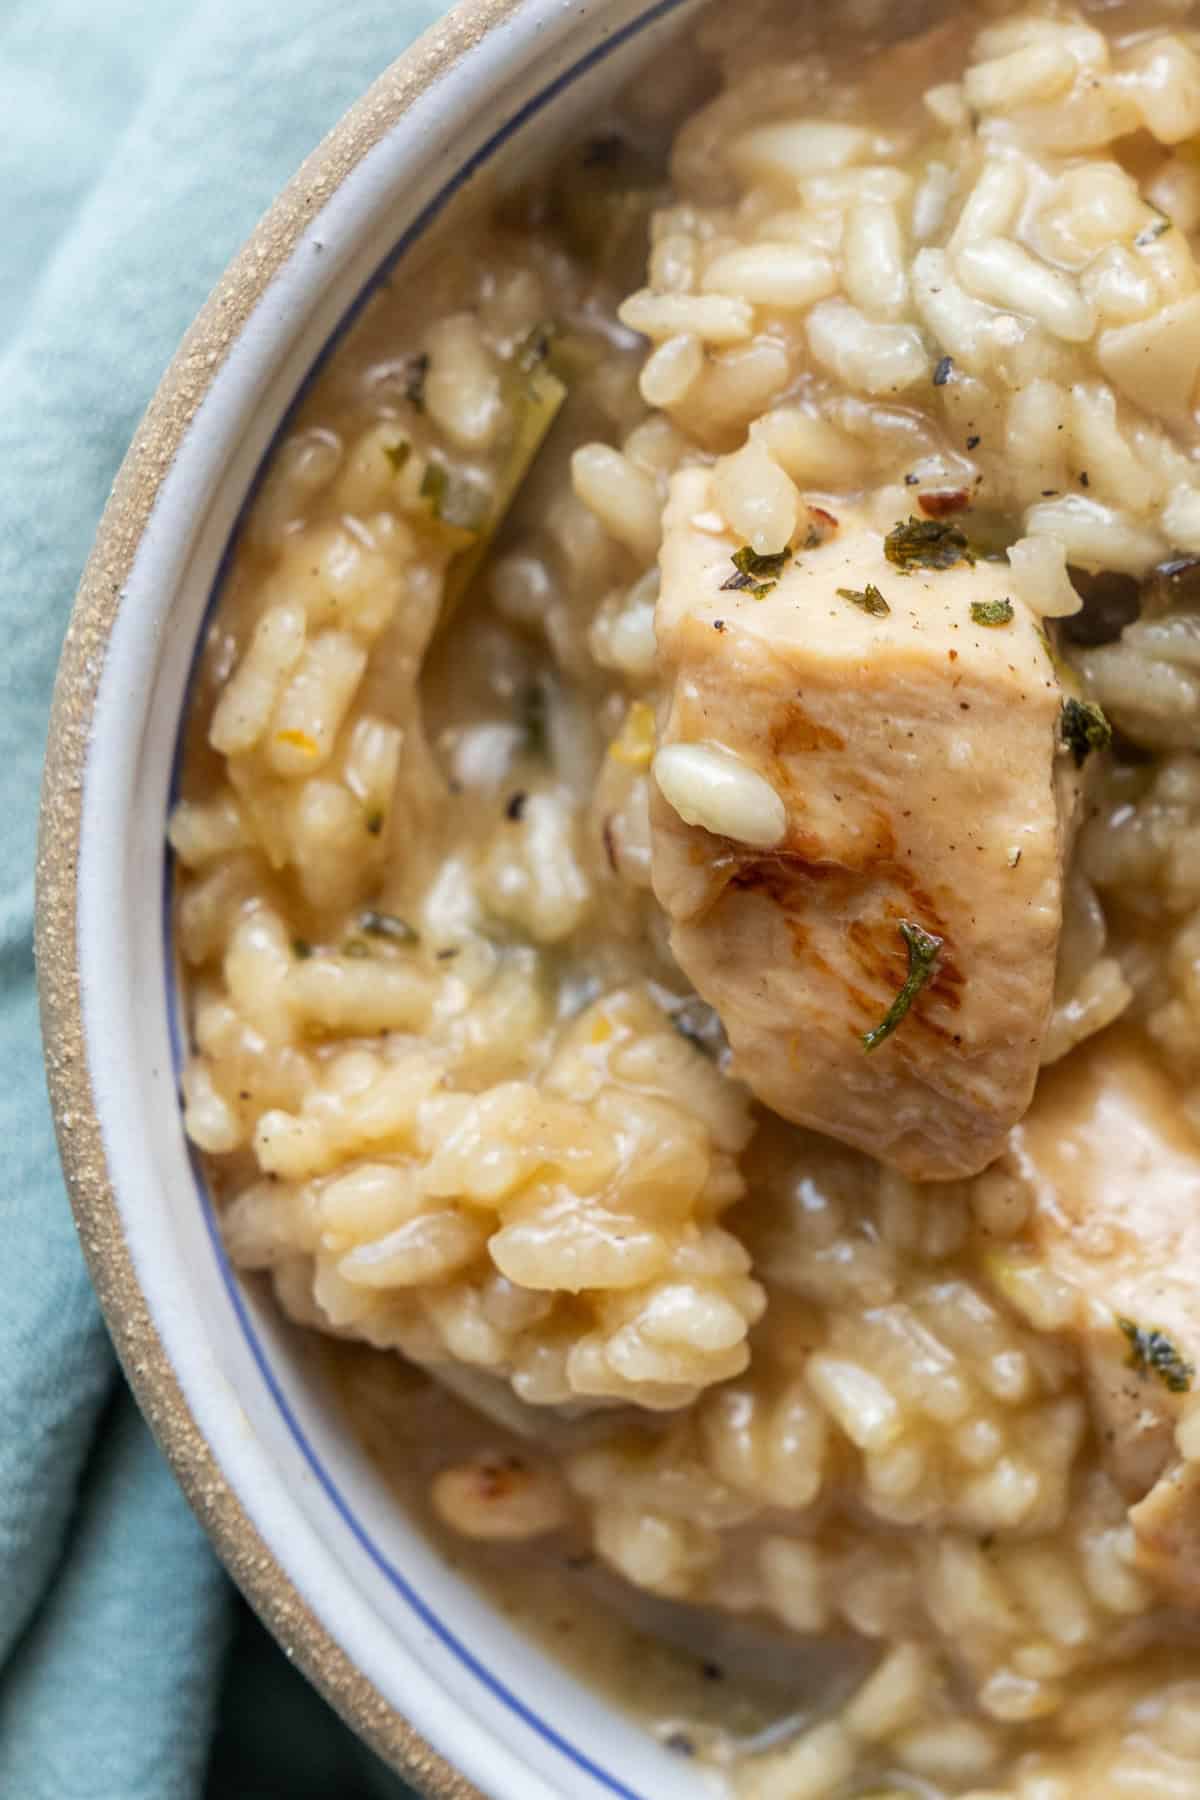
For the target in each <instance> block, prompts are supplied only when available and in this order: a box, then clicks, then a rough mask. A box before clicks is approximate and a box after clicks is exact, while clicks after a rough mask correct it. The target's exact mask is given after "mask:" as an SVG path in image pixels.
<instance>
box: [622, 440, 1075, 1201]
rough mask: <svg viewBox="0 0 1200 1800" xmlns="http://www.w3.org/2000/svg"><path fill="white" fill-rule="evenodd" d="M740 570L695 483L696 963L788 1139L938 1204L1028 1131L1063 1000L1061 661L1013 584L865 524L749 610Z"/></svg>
mask: <svg viewBox="0 0 1200 1800" xmlns="http://www.w3.org/2000/svg"><path fill="white" fill-rule="evenodd" d="M737 548H738V546H737V542H736V540H735V539H734V538H732V537H731V536H730V535H729V534H728V533H727V532H726V531H725V529H724V527H723V523H722V520H721V518H720V515H719V513H717V512H716V511H715V510H714V505H713V498H712V491H711V477H710V475H709V473H708V472H707V471H706V470H703V469H686V470H683V471H682V472H681V473H680V474H678V475H676V477H675V478H674V480H673V482H672V487H671V495H670V500H669V503H668V506H667V510H666V517H665V535H664V538H663V545H662V553H661V570H662V582H661V591H660V596H659V601H658V607H657V613H656V621H655V624H656V631H657V637H658V653H659V661H660V666H661V668H662V671H663V673H664V676H665V678H666V682H667V705H666V709H665V718H664V720H663V722H662V730H661V734H660V740H659V750H658V753H657V755H656V757H655V763H654V774H655V782H654V783H652V789H653V790H654V791H653V793H652V801H651V826H652V833H653V865H652V867H653V879H654V890H655V893H656V894H657V896H658V899H659V902H660V903H661V905H662V906H663V908H664V909H665V911H666V912H667V914H668V915H669V917H670V919H671V921H672V931H671V945H672V949H673V951H674V954H675V956H676V958H677V960H678V962H679V964H680V967H681V968H682V969H683V970H684V971H685V973H686V974H687V975H688V977H689V978H690V980H691V981H692V982H693V983H694V985H695V987H696V989H697V991H698V992H699V993H700V994H702V995H703V997H704V998H705V999H706V1000H708V1001H709V1002H710V1003H711V1005H713V1006H714V1007H715V1008H716V1010H717V1012H718V1013H719V1015H720V1017H721V1020H722V1022H723V1024H724V1026H725V1031H726V1033H727V1035H728V1038H729V1041H730V1044H731V1045H732V1047H733V1051H734V1059H735V1071H736V1073H737V1074H738V1075H739V1076H740V1077H741V1079H742V1080H744V1081H746V1082H747V1083H748V1084H749V1085H750V1087H751V1088H753V1090H754V1092H755V1093H756V1094H757V1095H758V1096H759V1098H760V1099H761V1100H763V1101H765V1103H766V1104H767V1105H768V1106H770V1107H772V1108H773V1109H774V1111H776V1112H777V1113H781V1114H782V1115H783V1116H784V1117H785V1118H787V1119H792V1120H795V1121H796V1122H797V1123H799V1124H802V1125H807V1126H811V1127H814V1128H815V1129H817V1130H819V1131H824V1132H827V1133H829V1134H830V1135H831V1136H833V1137H836V1138H841V1139H842V1140H843V1141H844V1142H846V1143H849V1144H855V1145H858V1146H859V1147H860V1148H862V1149H864V1150H867V1151H869V1152H870V1153H871V1154H872V1155H874V1156H877V1157H880V1158H881V1159H882V1160H883V1161H884V1162H887V1163H890V1164H892V1165H894V1166H895V1167H896V1168H899V1169H901V1170H903V1171H904V1172H905V1173H906V1174H909V1175H912V1176H915V1177H917V1178H919V1179H922V1180H937V1179H943V1178H950V1177H955V1176H962V1175H970V1174H973V1173H975V1172H976V1171H977V1170H979V1169H982V1168H984V1167H985V1166H986V1165H987V1164H988V1163H989V1162H990V1161H992V1159H993V1158H994V1157H995V1156H996V1155H997V1154H998V1153H999V1152H1000V1151H1001V1150H1002V1149H1003V1146H1004V1141H1005V1136H1006V1133H1007V1132H1008V1130H1009V1129H1010V1127H1011V1126H1012V1125H1013V1124H1014V1123H1015V1122H1016V1120H1018V1119H1019V1118H1020V1117H1021V1115H1022V1113H1023V1112H1024V1111H1025V1109H1026V1107H1027V1106H1028V1104H1029V1100H1030V1096H1031V1094H1032V1092H1033V1084H1034V1079H1035V1076H1036V1074H1037V1068H1038V1057H1039V1052H1040V1049H1041V1045H1042V1039H1043V1036H1044V1033H1045V1029H1046V1024H1047V1019H1048V1015H1049V1011H1050V1004H1051V999H1052V993H1053V987H1054V964H1055V955H1056V951H1057V946H1058V937H1059V929H1060V925H1061V919H1062V873H1063V862H1064V853H1065V847H1066V840H1067V836H1068V824H1067V815H1068V813H1069V811H1070V809H1071V805H1072V804H1073V790H1074V785H1075V783H1074V779H1073V776H1074V771H1073V766H1072V765H1071V759H1070V758H1069V757H1064V756H1063V755H1062V754H1061V753H1060V752H1059V749H1058V743H1059V731H1058V726H1059V717H1060V710H1061V707H1062V703H1063V694H1062V690H1061V688H1060V686H1059V682H1058V679H1057V677H1056V675H1055V671H1054V667H1053V664H1052V661H1051V658H1050V655H1049V653H1048V651H1047V647H1046V643H1045V640H1044V638H1043V636H1042V634H1041V632H1040V631H1039V629H1038V626H1037V623H1036V621H1035V620H1034V619H1033V617H1032V616H1031V614H1030V613H1029V612H1028V610H1027V609H1026V608H1025V607H1024V606H1022V605H1021V604H1020V603H1016V602H1014V604H1013V606H1012V609H1011V615H1012V616H1011V617H1009V608H1008V607H1007V605H1006V604H1004V603H1005V602H1007V599H1008V594H1009V592H1010V586H1009V576H1010V571H1009V569H1008V567H1007V565H1006V564H1003V563H990V562H980V563H977V564H974V565H972V564H971V563H969V562H967V561H966V560H962V559H960V560H957V561H956V562H955V563H954V566H952V567H945V568H927V567H917V568H914V569H913V570H912V572H911V573H904V572H903V571H902V570H901V569H899V568H897V567H896V566H894V564H893V563H892V562H890V561H888V559H887V557H886V556H885V552H884V538H883V535H882V534H881V533H880V532H879V531H876V530H874V529H871V528H870V527H868V526H867V525H865V524H862V523H856V522H854V521H853V520H851V519H850V518H849V516H847V515H845V514H843V516H842V517H841V520H840V524H839V528H838V529H837V530H836V531H835V532H834V533H833V535H832V536H831V537H830V539H829V540H828V541H827V542H825V543H824V544H822V545H820V546H819V547H816V548H813V549H806V550H801V551H799V552H798V553H797V554H796V556H795V557H794V559H792V560H791V561H789V562H788V563H787V564H786V566H785V567H784V568H783V569H782V572H781V573H780V575H779V579H778V581H777V582H776V584H775V585H774V587H772V588H771V589H770V591H769V592H761V593H756V592H755V591H754V588H753V587H742V588H740V589H738V588H734V589H730V588H729V586H728V581H729V577H730V576H732V575H733V574H734V565H733V563H732V561H731V557H732V554H733V552H734V551H735V550H736V549H737ZM839 590H849V592H850V595H851V596H852V597H846V595H844V594H843V593H841V592H839ZM885 605H886V609H887V610H884V608H885ZM973 605H975V607H976V608H978V607H980V606H982V607H984V609H985V612H984V615H983V616H984V618H985V619H986V618H987V617H989V616H992V617H996V615H997V613H998V616H999V619H1000V620H1001V621H1003V622H997V623H990V624H989V623H984V622H980V620H979V617H978V613H976V615H975V616H973V614H972V606H973ZM993 607H994V608H995V609H996V611H995V612H993V611H992V610H991V609H992V608H993ZM871 608H873V609H874V610H870V609H871ZM902 922H903V923H905V924H906V925H907V926H908V927H909V933H908V936H909V937H911V938H912V939H913V941H914V944H915V946H916V948H915V950H914V957H913V960H914V965H915V964H917V963H919V962H920V960H921V951H922V949H923V950H924V952H925V953H926V955H927V956H928V953H929V952H930V951H932V950H934V949H936V948H937V947H936V946H931V945H930V944H929V943H928V942H927V940H925V939H922V938H921V937H920V935H919V933H925V934H929V936H931V937H934V938H940V939H941V940H942V944H941V948H940V951H938V953H937V955H936V960H934V961H933V964H932V969H931V970H929V971H927V973H928V979H927V981H926V982H925V984H924V986H923V990H922V991H920V992H919V993H918V994H917V995H916V998H915V999H914V1000H913V1003H912V1005H911V1007H910V1008H909V1010H908V1012H907V1015H906V1016H905V1017H904V1018H903V1019H902V1021H901V1022H900V1023H899V1024H898V1025H897V1027H896V1029H895V1030H894V1031H892V1032H891V1033H890V1035H887V1036H886V1038H885V1039H884V1041H881V1042H880V1043H879V1044H878V1047H876V1048H874V1049H868V1048H867V1047H866V1046H865V1044H864V1036H865V1034H867V1033H869V1032H871V1031H872V1028H873V1027H876V1026H878V1025H879V1024H880V1022H881V1021H882V1020H883V1019H884V1017H885V1015H887V1013H888V1010H889V1007H890V1006H891V1005H892V1003H893V1002H894V1001H895V999H896V997H897V995H898V993H899V992H900V990H901V989H902V988H903V987H904V985H905V981H906V976H907V974H908V971H909V950H908V946H907V944H906V937H905V935H903V934H902V932H901V924H902ZM912 927H917V928H919V933H918V934H914V933H913V932H912V929H911V928H912ZM920 974H921V971H920V970H919V969H918V972H917V980H918V982H919V980H920Z"/></svg>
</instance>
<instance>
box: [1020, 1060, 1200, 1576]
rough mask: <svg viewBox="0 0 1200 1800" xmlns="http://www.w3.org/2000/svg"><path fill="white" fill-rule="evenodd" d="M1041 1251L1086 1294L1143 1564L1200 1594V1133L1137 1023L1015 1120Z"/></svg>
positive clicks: (1093, 1382)
mask: <svg viewBox="0 0 1200 1800" xmlns="http://www.w3.org/2000/svg"><path fill="white" fill-rule="evenodd" d="M1010 1160H1011V1163H1012V1165H1013V1167H1014V1168H1015V1170H1016V1172H1017V1173H1018V1174H1019V1175H1021V1176H1022V1177H1023V1178H1024V1180H1025V1181H1026V1183H1027V1184H1028V1186H1029V1189H1030V1192H1031V1196H1032V1212H1031V1218H1030V1234H1031V1236H1032V1239H1033V1247H1034V1249H1035V1251H1036V1253H1037V1256H1038V1258H1039V1260H1040V1261H1042V1262H1044V1263H1045V1264H1046V1265H1047V1266H1048V1267H1049V1268H1050V1269H1051V1270H1052V1271H1053V1272H1054V1273H1055V1274H1056V1275H1059V1276H1061V1277H1062V1278H1063V1279H1064V1280H1065V1281H1067V1282H1069V1283H1070V1285H1071V1286H1072V1287H1073V1288H1075V1289H1076V1290H1077V1292H1078V1294H1079V1296H1080V1305H1079V1309H1078V1317H1077V1329H1078V1331H1079V1333H1080V1339H1081V1344H1082V1348H1083V1356H1084V1366H1085V1369H1086V1372H1087V1377H1088V1386H1089V1390H1090V1396H1091V1403H1092V1411H1093V1415H1094V1417H1095V1419H1096V1425H1097V1435H1098V1437H1099V1441H1100V1447H1101V1451H1102V1454H1103V1456H1104V1459H1105V1462H1106V1465H1107V1467H1108V1469H1109V1472H1110V1473H1111V1474H1112V1476H1113V1477H1114V1479H1115V1480H1116V1481H1117V1483H1118V1485H1119V1486H1120V1487H1121V1489H1122V1491H1123V1492H1124V1494H1125V1497H1126V1499H1127V1500H1129V1501H1130V1502H1131V1503H1132V1510H1131V1512H1130V1518H1131V1520H1132V1523H1133V1527H1134V1531H1135V1534H1136V1542H1137V1554H1138V1560H1139V1562H1140V1564H1141V1565H1142V1566H1143V1567H1144V1568H1145V1569H1146V1570H1147V1571H1148V1572H1150V1573H1152V1574H1153V1575H1155V1576H1156V1578H1157V1579H1158V1580H1160V1581H1161V1582H1162V1583H1163V1584H1164V1585H1165V1586H1167V1587H1168V1588H1170V1589H1171V1590H1172V1591H1173V1592H1174V1593H1175V1594H1176V1595H1177V1596H1178V1597H1179V1598H1180V1599H1181V1600H1183V1601H1184V1602H1185V1604H1187V1605H1193V1606H1194V1605H1197V1604H1200V1465H1195V1464H1191V1463H1183V1462H1182V1461H1181V1460H1180V1458H1179V1456H1178V1454H1177V1452H1176V1448H1175V1426H1176V1424H1177V1422H1178V1419H1179V1416H1180V1414H1181V1412H1182V1411H1183V1410H1184V1409H1185V1407H1187V1406H1188V1405H1189V1404H1190V1403H1191V1402H1190V1394H1191V1388H1192V1384H1193V1379H1194V1367H1195V1365H1196V1364H1197V1362H1200V1282H1198V1280H1197V1271H1200V1137H1197V1135H1196V1133H1195V1132H1194V1131H1193V1129H1192V1127H1191V1126H1190V1125H1189V1124H1188V1123H1187V1122H1186V1121H1185V1120H1184V1119H1182V1118H1181V1117H1180V1113H1179V1104H1178V1094H1177V1091H1176V1089H1175V1088H1174V1087H1173V1086H1172V1084H1171V1083H1170V1082H1169V1081H1168V1080H1167V1078H1166V1076H1165V1075H1163V1074H1162V1073H1161V1072H1160V1071H1159V1070H1158V1069H1157V1068H1156V1067H1155V1066H1154V1064H1153V1062H1152V1061H1151V1058H1150V1055H1149V1052H1148V1051H1147V1049H1146V1047H1145V1045H1144V1044H1143V1043H1142V1042H1141V1041H1140V1040H1139V1038H1138V1036H1137V1034H1136V1032H1134V1031H1132V1030H1129V1029H1126V1028H1118V1029H1117V1030H1115V1031H1109V1032H1106V1033H1104V1034H1103V1035H1102V1036H1101V1037H1099V1038H1096V1039H1095V1040H1094V1041H1093V1042H1091V1043H1089V1044H1088V1045H1086V1046H1085V1047H1084V1048H1083V1049H1082V1050H1080V1051H1077V1052H1076V1053H1075V1054H1074V1055H1073V1056H1072V1057H1070V1058H1069V1059H1068V1060H1067V1061H1066V1062H1065V1063H1063V1064H1062V1065H1061V1066H1059V1067H1056V1068H1054V1069H1052V1070H1049V1071H1047V1073H1046V1074H1045V1075H1044V1076H1043V1077H1042V1081H1041V1083H1040V1085H1039V1087H1038V1092H1037V1098H1036V1099H1035V1101H1034V1103H1033V1106H1032V1108H1031V1110H1030V1112H1029V1113H1028V1115H1027V1117H1026V1118H1025V1119H1024V1120H1023V1121H1022V1123H1021V1124H1020V1125H1019V1126H1018V1127H1017V1129H1016V1130H1015V1131H1014V1133H1013V1136H1012V1145H1011V1151H1010Z"/></svg>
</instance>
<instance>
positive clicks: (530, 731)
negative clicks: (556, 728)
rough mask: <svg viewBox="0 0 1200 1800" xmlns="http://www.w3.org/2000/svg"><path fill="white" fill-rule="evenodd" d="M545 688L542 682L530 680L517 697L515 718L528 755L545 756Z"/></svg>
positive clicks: (546, 737)
mask: <svg viewBox="0 0 1200 1800" xmlns="http://www.w3.org/2000/svg"><path fill="white" fill-rule="evenodd" d="M546 714H547V707H546V689H545V686H544V684H543V683H542V682H540V681H531V682H530V683H529V684H528V686H527V687H523V688H522V689H521V692H520V694H519V695H518V697H517V718H518V721H519V723H520V726H521V730H522V732H523V733H524V736H525V749H526V750H527V751H528V753H529V755H530V756H545V754H546V750H547V746H548V742H549V739H548V734H547V729H546V726H547V717H546Z"/></svg>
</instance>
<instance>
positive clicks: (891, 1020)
mask: <svg viewBox="0 0 1200 1800" xmlns="http://www.w3.org/2000/svg"><path fill="white" fill-rule="evenodd" d="M900 936H901V937H902V938H903V939H904V942H905V946H906V948H907V950H908V974H907V975H906V977H905V980H904V986H903V987H902V988H901V989H900V992H899V993H898V994H897V995H896V998H895V999H894V1000H893V1001H892V1004H891V1005H890V1006H889V1007H888V1009H887V1011H886V1012H885V1013H884V1015H883V1017H882V1019H880V1021H879V1023H878V1025H876V1026H875V1027H874V1029H873V1030H872V1031H867V1032H864V1033H863V1049H864V1050H877V1049H878V1048H879V1046H880V1044H882V1043H883V1040H884V1039H885V1038H889V1037H891V1035H892V1033H893V1031H895V1029H896V1027H897V1025H899V1023H900V1021H901V1019H902V1018H903V1017H904V1015H905V1013H906V1012H907V1011H908V1009H909V1007H910V1006H911V1005H912V1003H913V1001H914V1000H915V999H916V997H917V995H918V994H919V993H920V992H921V989H922V988H923V987H924V986H925V983H926V982H927V981H928V980H929V978H930V977H931V975H932V974H933V969H934V964H935V963H936V962H937V959H938V957H939V956H940V955H941V952H942V944H943V941H944V940H943V939H942V938H940V937H935V936H934V934H933V933H932V932H931V931H925V930H924V929H923V928H922V927H921V926H920V925H913V924H912V923H911V922H910V921H909V920H908V919H901V921H900Z"/></svg>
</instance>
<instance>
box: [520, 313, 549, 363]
mask: <svg viewBox="0 0 1200 1800" xmlns="http://www.w3.org/2000/svg"><path fill="white" fill-rule="evenodd" d="M557 336H558V325H557V324H556V322H555V321H554V320H553V319H543V321H542V323H541V324H540V325H535V326H534V328H533V330H532V331H531V332H530V333H529V336H528V337H527V338H526V339H525V340H524V342H523V343H521V344H519V345H518V346H517V356H516V361H517V367H518V368H519V369H520V370H522V371H523V372H524V374H526V375H532V373H533V371H534V370H535V369H536V368H537V366H538V364H539V363H544V362H545V360H546V358H547V356H549V354H550V345H551V344H552V343H553V341H554V339H555V338H556V337H557Z"/></svg>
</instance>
